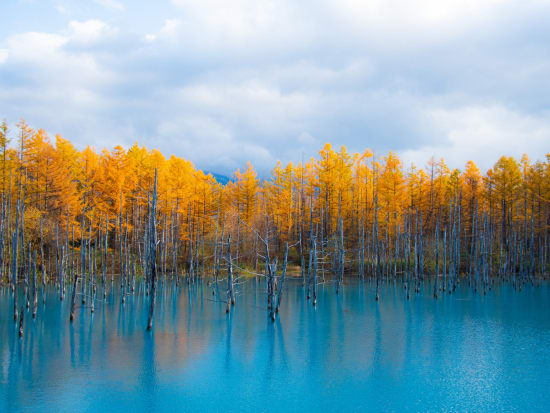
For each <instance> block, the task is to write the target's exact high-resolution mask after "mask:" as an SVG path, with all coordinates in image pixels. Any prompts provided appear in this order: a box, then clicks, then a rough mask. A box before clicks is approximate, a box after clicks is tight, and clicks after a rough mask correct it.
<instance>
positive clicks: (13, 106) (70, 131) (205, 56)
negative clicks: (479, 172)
mask: <svg viewBox="0 0 550 413" xmlns="http://www.w3.org/2000/svg"><path fill="white" fill-rule="evenodd" d="M0 15H2V16H3V17H2V19H1V20H2V23H1V24H0V118H1V117H5V118H7V119H8V121H9V123H10V125H11V126H12V135H13V134H14V132H15V126H14V125H15V123H17V121H18V120H19V119H20V118H25V119H26V120H27V122H29V123H30V124H31V125H32V126H33V127H42V128H44V129H45V130H46V131H47V132H48V133H49V134H50V136H52V137H53V136H54V135H55V133H60V134H61V135H62V136H63V137H65V138H67V139H70V140H71V141H72V142H74V143H75V144H76V145H77V146H78V147H79V148H83V147H84V146H85V145H87V144H91V145H93V146H94V147H95V148H96V149H99V150H100V149H102V148H103V147H107V148H112V147H113V146H114V145H116V144H121V145H123V146H125V147H128V146H130V145H131V144H132V143H133V142H135V141H137V142H139V143H140V144H145V145H147V146H148V147H149V148H158V149H160V150H161V151H163V152H164V153H165V155H167V156H169V155H170V154H176V155H178V156H181V157H184V158H187V159H190V160H191V161H193V162H194V163H195V165H197V166H198V167H200V168H203V169H207V170H211V171H215V172H220V173H224V174H230V173H231V172H232V171H234V170H235V169H236V168H238V167H241V168H242V167H243V166H244V165H245V164H246V161H247V160H250V161H251V162H252V163H253V164H254V165H255V166H256V168H257V169H258V170H259V171H260V173H262V174H265V173H266V172H268V171H269V170H270V169H271V168H272V167H273V166H274V164H275V162H276V161H277V160H281V161H283V162H287V161H299V160H300V159H301V158H302V156H304V157H305V158H306V159H307V158H309V157H311V156H316V155H317V153H318V151H319V149H320V148H321V147H322V145H323V144H324V143H325V142H331V143H332V144H333V145H334V146H337V147H339V146H340V145H345V146H346V147H347V148H348V150H349V151H352V152H356V151H358V152H362V151H364V150H365V149H366V148H370V149H373V150H375V151H376V152H377V153H383V152H387V151H388V150H390V149H391V150H394V151H395V152H397V153H398V154H400V155H401V157H402V158H403V159H404V161H405V164H406V165H409V164H410V162H414V163H415V164H416V165H418V166H425V165H426V162H427V160H428V159H429V158H430V156H432V155H433V156H435V157H436V158H438V157H441V156H443V157H444V158H445V159H446V161H447V163H448V164H449V165H450V166H451V167H459V168H462V167H463V166H464V164H465V162H466V161H467V160H470V159H471V160H473V161H475V162H476V163H477V164H478V165H479V166H480V167H481V168H482V169H483V170H486V169H487V168H489V167H490V166H491V165H492V164H493V163H494V162H495V160H496V159H497V158H498V157H499V156H500V155H503V154H505V155H514V156H516V157H518V158H519V157H520V156H521V154H522V153H527V154H528V155H529V156H530V157H531V158H533V159H542V158H543V157H544V154H545V153H547V152H550V0H534V1H532V0H523V1H507V0H456V1H445V0H420V1H418V0H416V1H410V0H400V1H393V0H375V1H368V0H365V1H359V0H338V1H325V0H300V1H296V0H277V1H263V0H231V1H228V0H201V1H197V0H171V1H170V0H156V1H152V0H128V1H122V0H80V1H68V0H1V1H0Z"/></svg>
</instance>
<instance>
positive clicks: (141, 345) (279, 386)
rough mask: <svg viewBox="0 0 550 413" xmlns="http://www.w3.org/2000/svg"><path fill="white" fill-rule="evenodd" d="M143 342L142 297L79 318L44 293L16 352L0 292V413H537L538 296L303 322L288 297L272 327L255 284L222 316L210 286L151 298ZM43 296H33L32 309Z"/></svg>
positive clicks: (531, 291) (359, 288) (496, 296)
mask: <svg viewBox="0 0 550 413" xmlns="http://www.w3.org/2000/svg"><path fill="white" fill-rule="evenodd" d="M158 294H159V296H158V307H157V308H156V310H155V322H154V327H153V331H152V332H147V331H145V326H146V319H147V307H148V306H147V303H148V299H147V297H145V296H144V294H143V291H142V288H141V287H139V288H138V289H137V291H136V292H135V294H134V296H133V297H129V299H128V301H127V302H126V303H125V304H122V303H121V301H120V293H119V290H118V289H117V287H116V286H114V288H113V289H112V290H110V291H109V294H108V296H107V299H106V300H105V302H100V303H98V304H96V309H95V313H94V314H93V315H92V314H91V312H90V308H88V307H82V306H79V308H78V310H77V315H76V318H75V321H74V323H72V324H70V323H69V305H70V303H69V301H68V300H67V299H66V300H64V301H62V302H60V300H59V298H58V296H57V293H56V292H55V290H54V288H53V287H49V289H48V292H47V295H46V303H45V304H42V301H41V300H40V304H39V308H38V315H37V318H36V320H33V319H32V318H31V315H30V313H29V312H27V313H26V315H25V328H24V330H25V331H24V335H23V337H22V338H19V337H18V326H17V325H16V324H15V323H14V322H13V318H12V314H13V313H12V305H13V301H12V300H13V298H12V295H11V293H10V292H9V290H8V289H1V290H0V411H1V412H11V411H37V412H38V411H40V412H50V411H55V412H75V411H90V412H105V411H112V410H113V409H114V408H115V407H116V408H117V410H124V411H133V412H151V411H152V412H155V411H158V412H166V411H179V410H184V411H204V410H214V411H225V412H229V411H241V410H243V409H245V410H251V411H274V412H281V411H282V412H285V411H297V410H300V411H319V410H320V411H343V410H351V411H365V410H367V409H368V410H374V411H549V410H550V392H549V389H550V312H549V309H550V288H549V285H548V284H543V285H541V286H537V287H531V286H529V287H527V288H524V289H523V291H521V292H515V291H514V290H513V289H512V288H511V287H510V286H508V285H497V286H495V287H494V288H493V290H492V291H491V292H490V293H489V294H488V295H487V296H483V295H479V294H473V293H472V292H471V290H470V289H468V287H467V286H466V285H464V286H460V287H459V288H458V290H457V291H456V293H455V294H453V295H447V294H445V295H443V297H441V298H440V299H439V300H437V301H435V300H434V299H433V298H432V296H431V294H430V288H429V287H426V289H425V292H421V293H420V294H415V295H413V296H411V299H410V300H407V299H406V296H405V294H404V291H403V288H402V286H401V285H400V284H396V285H394V284H393V283H389V284H385V285H384V286H383V288H382V291H381V298H380V301H379V302H375V301H374V291H373V286H372V285H371V284H369V283H361V282H358V281H348V282H346V285H345V287H344V289H343V290H342V291H341V293H340V294H339V295H336V294H335V293H334V286H333V285H331V284H326V285H324V286H320V289H319V295H318V304H317V307H316V308H314V307H312V306H311V303H310V302H309V301H308V300H307V299H306V298H305V296H304V291H303V288H302V286H301V284H300V283H299V282H298V281H294V280H291V281H289V282H288V283H287V284H286V290H285V295H284V298H283V302H282V305H281V309H280V314H279V317H278V318H277V320H276V322H275V323H273V322H271V320H269V318H268V316H267V312H266V310H265V306H266V299H265V288H264V284H263V283H262V282H259V283H256V281H255V280H249V281H247V282H246V283H244V284H242V285H240V286H239V293H238V296H237V303H236V306H235V307H234V311H232V312H231V314H230V315H227V314H226V313H225V304H224V303H222V302H219V301H217V300H216V298H215V297H214V296H212V288H211V287H209V286H208V285H207V284H206V283H204V284H199V285H195V286H187V285H185V284H180V286H179V287H177V288H176V286H175V284H173V283H172V282H169V281H168V282H166V283H165V284H163V285H160V286H159V290H158ZM40 298H41V296H40Z"/></svg>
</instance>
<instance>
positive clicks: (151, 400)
mask: <svg viewBox="0 0 550 413" xmlns="http://www.w3.org/2000/svg"><path fill="white" fill-rule="evenodd" d="M139 377H140V383H141V390H142V391H141V393H142V394H143V395H144V403H145V406H144V407H145V409H144V410H145V411H153V410H154V409H155V406H156V405H157V401H156V398H157V385H158V378H157V366H156V362H155V334H154V333H153V332H151V331H146V332H144V333H143V359H142V364H141V373H140V376H139Z"/></svg>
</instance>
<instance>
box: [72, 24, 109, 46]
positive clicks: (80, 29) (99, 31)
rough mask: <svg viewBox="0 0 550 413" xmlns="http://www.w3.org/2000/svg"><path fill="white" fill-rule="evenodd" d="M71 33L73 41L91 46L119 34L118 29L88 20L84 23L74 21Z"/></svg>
mask: <svg viewBox="0 0 550 413" xmlns="http://www.w3.org/2000/svg"><path fill="white" fill-rule="evenodd" d="M69 33H70V34H69V37H70V40H71V41H73V42H76V43H82V44H89V43H94V42H97V41H99V40H102V39H105V38H109V37H113V36H115V35H116V34H117V33H118V28H116V27H111V26H110V25H108V24H107V23H105V22H102V21H101V20H87V21H84V22H80V21H75V20H73V21H71V22H70V23H69Z"/></svg>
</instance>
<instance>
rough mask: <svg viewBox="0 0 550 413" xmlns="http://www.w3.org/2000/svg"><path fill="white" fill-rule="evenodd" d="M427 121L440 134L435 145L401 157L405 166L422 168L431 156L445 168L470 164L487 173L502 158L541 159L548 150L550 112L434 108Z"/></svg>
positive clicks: (407, 152) (490, 108)
mask: <svg viewBox="0 0 550 413" xmlns="http://www.w3.org/2000/svg"><path fill="white" fill-rule="evenodd" d="M425 115H426V121H427V122H428V124H429V125H430V127H431V128H432V129H434V130H439V131H441V132H442V136H441V139H440V140H439V142H438V143H435V144H432V145H427V146H423V147H421V148H419V149H415V150H403V151H400V154H401V155H402V156H403V159H404V160H405V161H406V162H414V163H415V165H417V166H423V165H425V163H426V162H427V160H428V159H429V158H430V157H431V156H432V155H433V156H434V157H435V158H436V159H439V158H441V157H443V158H445V160H446V162H447V164H448V165H450V166H452V167H455V168H461V169H463V167H464V164H465V163H466V161H467V160H473V161H474V162H475V163H476V164H477V165H478V166H479V167H480V168H481V169H483V170H487V169H489V168H490V167H491V166H492V165H493V164H494V163H495V162H496V161H497V159H498V158H499V157H500V156H502V155H507V156H514V157H516V158H519V157H521V155H522V154H524V153H527V154H528V155H529V156H530V157H531V158H533V159H540V158H541V155H543V154H544V153H545V151H548V150H549V145H548V142H550V116H549V115H550V112H548V111H547V112H544V113H541V114H537V115H533V114H525V113H520V112H517V111H514V110H512V109H510V108H506V107H503V106H500V105H493V106H467V107H461V108H455V109H441V108H435V109H431V110H428V111H427V112H426V114H425Z"/></svg>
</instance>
